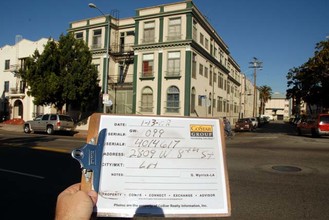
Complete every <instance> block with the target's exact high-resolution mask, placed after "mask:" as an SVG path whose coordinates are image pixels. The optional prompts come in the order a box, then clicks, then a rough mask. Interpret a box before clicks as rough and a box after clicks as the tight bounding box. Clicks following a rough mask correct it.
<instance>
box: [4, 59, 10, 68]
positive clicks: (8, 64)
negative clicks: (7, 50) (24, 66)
mask: <svg viewBox="0 0 329 220" xmlns="http://www.w3.org/2000/svg"><path fill="white" fill-rule="evenodd" d="M9 68H10V60H5V70H9Z"/></svg>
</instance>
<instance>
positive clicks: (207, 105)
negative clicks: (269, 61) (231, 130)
mask: <svg viewBox="0 0 329 220" xmlns="http://www.w3.org/2000/svg"><path fill="white" fill-rule="evenodd" d="M68 31H69V32H71V33H74V34H75V36H76V38H80V39H83V40H84V41H86V42H87V44H88V46H89V48H90V49H91V51H92V53H93V58H94V59H93V63H94V64H96V65H97V66H98V70H99V73H100V75H99V78H100V80H101V84H102V88H105V87H107V88H108V90H107V91H104V90H103V93H105V96H104V97H105V99H109V100H111V101H110V102H111V103H112V104H113V105H112V106H111V112H112V113H117V114H127V113H128V114H130V113H132V114H143V115H168V116H196V117H217V118H218V117H228V118H229V119H230V120H231V122H232V123H233V122H235V121H236V120H237V119H238V118H239V117H241V116H246V117H251V116H252V114H251V115H250V108H251V112H252V108H253V107H252V106H250V103H251V105H252V104H253V103H252V98H250V94H251V93H252V90H250V93H249V92H248V91H249V90H248V89H249V87H250V86H249V84H248V83H246V81H248V82H250V81H249V80H247V79H246V78H245V77H244V76H243V74H241V70H240V66H239V64H238V63H237V62H236V61H235V60H234V58H233V57H232V56H231V54H230V51H229V47H228V46H227V45H226V43H225V42H224V41H223V39H222V38H221V37H220V36H219V35H218V33H217V32H216V30H215V29H214V28H213V27H212V26H211V24H210V23H209V22H208V21H207V20H206V19H205V17H204V16H203V15H202V13H201V12H200V11H199V9H198V8H197V7H196V5H195V4H194V3H193V2H192V1H181V2H177V3H172V4H165V5H158V6H152V7H148V8H141V9H136V16H134V17H131V18H125V19H120V18H119V17H118V14H116V13H112V14H111V15H106V16H99V17H95V18H90V19H85V20H81V21H74V22H72V23H71V24H70V28H69V30H68ZM107 33H109V37H107ZM106 45H109V55H110V56H109V59H108V61H109V65H108V72H107V71H106V69H107V68H106V65H107V64H106V63H107V60H106V59H107V58H106V57H107V56H106V52H107V51H106ZM247 84H248V89H247V88H246V86H245V85H247ZM247 90H248V91H247ZM249 99H250V100H251V101H250V100H249Z"/></svg>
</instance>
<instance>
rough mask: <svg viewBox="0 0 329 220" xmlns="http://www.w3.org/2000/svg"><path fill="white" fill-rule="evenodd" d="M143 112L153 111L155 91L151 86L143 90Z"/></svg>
mask: <svg viewBox="0 0 329 220" xmlns="http://www.w3.org/2000/svg"><path fill="white" fill-rule="evenodd" d="M141 100H142V101H141V106H140V110H141V112H152V111H153V91H152V89H151V88H150V87H144V88H143V90H142V99H141Z"/></svg>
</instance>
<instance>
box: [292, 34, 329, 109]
mask: <svg viewBox="0 0 329 220" xmlns="http://www.w3.org/2000/svg"><path fill="white" fill-rule="evenodd" d="M287 86H288V89H287V98H294V99H295V100H296V110H297V111H296V114H299V113H300V112H299V105H300V103H301V101H305V102H306V103H307V104H308V106H309V107H310V106H312V105H314V106H317V107H318V109H321V108H328V107H329V40H326V41H321V42H319V43H317V44H316V47H315V53H314V57H312V58H310V59H309V60H308V61H307V62H306V63H304V64H302V65H301V66H300V67H294V68H292V69H290V70H289V72H288V74H287ZM309 110H310V112H311V113H312V111H311V110H312V109H311V108H310V109H309Z"/></svg>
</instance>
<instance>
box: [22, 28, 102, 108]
mask: <svg viewBox="0 0 329 220" xmlns="http://www.w3.org/2000/svg"><path fill="white" fill-rule="evenodd" d="M91 62H92V54H91V52H90V51H89V48H88V47H87V45H86V44H85V43H84V42H83V41H82V40H77V39H75V38H74V36H73V35H72V34H67V35H66V36H65V35H61V36H60V38H59V41H58V42H55V41H53V40H51V39H49V40H48V43H47V45H46V46H45V48H44V51H43V53H42V54H40V53H39V51H37V50H36V51H35V52H34V54H33V56H32V57H30V58H28V59H27V60H26V70H25V71H23V70H20V75H21V77H22V79H23V80H24V81H25V82H26V83H27V85H28V86H29V90H28V95H30V96H33V97H34V104H36V105H54V106H55V108H56V109H57V110H58V111H59V112H62V110H63V106H64V105H66V106H70V107H71V108H72V107H73V108H74V109H76V110H79V111H82V112H83V111H88V110H95V107H97V106H98V100H99V94H100V87H99V80H98V73H97V69H96V67H95V66H94V65H93V64H92V63H91Z"/></svg>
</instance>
